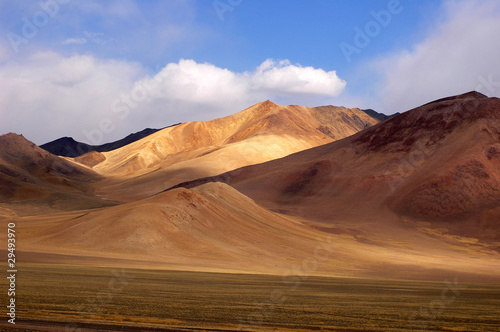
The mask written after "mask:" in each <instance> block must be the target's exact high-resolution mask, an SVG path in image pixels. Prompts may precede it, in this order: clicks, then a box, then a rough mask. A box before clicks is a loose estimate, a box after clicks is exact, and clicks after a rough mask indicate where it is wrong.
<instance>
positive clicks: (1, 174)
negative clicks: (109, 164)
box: [0, 134, 109, 216]
mask: <svg viewBox="0 0 500 332" xmlns="http://www.w3.org/2000/svg"><path fill="white" fill-rule="evenodd" d="M100 179H101V177H100V176H99V175H98V174H97V173H95V172H94V171H92V170H90V169H87V168H85V167H82V166H80V165H78V164H75V163H73V162H71V161H70V160H66V159H64V158H60V157H57V156H54V155H52V154H50V153H48V152H46V151H45V150H42V149H40V148H39V147H38V146H36V145H35V144H34V143H32V142H30V141H28V140H27V139H25V138H24V137H23V136H21V135H16V134H7V135H2V136H0V216H2V215H3V216H11V215H15V214H17V213H19V214H22V215H26V214H32V213H43V212H46V211H50V210H51V208H55V209H63V210H66V209H69V210H71V209H78V208H89V207H100V206H104V205H109V203H105V202H102V201H101V200H100V199H98V198H95V197H94V196H93V195H92V194H91V188H90V187H89V185H88V184H89V183H91V182H96V181H98V180H100Z"/></svg>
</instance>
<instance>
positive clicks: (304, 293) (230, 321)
mask: <svg viewBox="0 0 500 332" xmlns="http://www.w3.org/2000/svg"><path fill="white" fill-rule="evenodd" d="M0 287H2V289H5V290H6V289H7V288H8V287H7V284H6V282H5V281H2V282H1V285H0ZM2 292H3V291H2ZM5 301H6V300H5V298H4V300H3V302H4V303H6V302H5ZM16 303H17V305H16V309H17V316H16V325H15V326H12V325H11V324H7V321H6V318H5V313H3V314H2V316H4V317H3V318H2V320H1V322H0V330H1V331H11V330H12V331H33V330H35V331H43V330H46V331H75V332H76V331H92V330H100V331H137V330H144V331H156V330H167V331H203V330H205V331H411V330H415V331H420V330H422V329H426V330H427V331H500V285H488V284H484V285H478V284H463V283H461V282H460V280H455V279H454V276H450V278H449V279H448V280H447V281H445V280H443V281H441V282H411V281H394V280H369V279H346V278H322V277H305V276H302V277H300V276H287V277H283V276H268V275H242V274H222V273H198V272H177V271H158V270H135V269H124V270H122V269H112V268H95V267H81V266H79V267H77V266H63V265H42V264H24V265H19V267H18V275H17V291H16ZM4 308H5V306H4ZM4 311H5V309H4Z"/></svg>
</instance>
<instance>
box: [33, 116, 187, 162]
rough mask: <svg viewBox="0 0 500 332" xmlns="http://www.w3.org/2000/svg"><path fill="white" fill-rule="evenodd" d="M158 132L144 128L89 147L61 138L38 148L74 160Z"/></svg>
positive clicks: (119, 146)
mask: <svg viewBox="0 0 500 332" xmlns="http://www.w3.org/2000/svg"><path fill="white" fill-rule="evenodd" d="M176 125H178V124H175V125H172V126H169V127H173V126H176ZM165 128H168V127H165ZM165 128H162V129H165ZM159 130H161V129H151V128H146V129H144V130H142V131H139V132H137V133H133V134H130V135H128V136H127V137H125V138H123V139H121V140H118V141H115V142H111V143H106V144H102V145H89V144H86V143H82V142H78V141H75V140H74V139H73V138H72V137H62V138H59V139H56V140H55V141H52V142H49V143H45V144H43V145H40V147H41V148H42V149H44V150H45V151H48V152H50V153H52V154H55V155H57V156H63V157H71V158H76V157H79V156H81V155H84V154H86V153H89V152H92V151H97V152H108V151H112V150H116V149H118V148H121V147H123V146H125V145H128V144H130V143H133V142H135V141H138V140H140V139H141V138H144V137H146V136H149V135H151V134H153V133H156V132H157V131H159Z"/></svg>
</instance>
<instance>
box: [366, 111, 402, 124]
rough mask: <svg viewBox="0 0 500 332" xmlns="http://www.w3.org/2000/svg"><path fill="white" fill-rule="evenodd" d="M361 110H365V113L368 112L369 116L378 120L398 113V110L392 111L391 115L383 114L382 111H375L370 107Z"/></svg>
mask: <svg viewBox="0 0 500 332" xmlns="http://www.w3.org/2000/svg"><path fill="white" fill-rule="evenodd" d="M362 111H363V112H365V113H366V114H368V115H369V116H371V117H372V118H374V119H377V120H379V121H385V120H387V119H390V118H392V117H395V116H396V115H399V114H400V113H399V112H398V113H394V114H392V115H385V114H384V113H379V112H377V111H374V110H372V109H371V108H369V109H366V110H362Z"/></svg>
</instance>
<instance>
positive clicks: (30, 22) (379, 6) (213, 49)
mask: <svg viewBox="0 0 500 332" xmlns="http://www.w3.org/2000/svg"><path fill="white" fill-rule="evenodd" d="M0 13H1V14H0V15H1V16H0V35H1V36H3V38H2V39H1V40H0V134H3V133H7V132H17V133H22V134H24V135H25V136H26V137H27V138H28V139H30V140H33V141H34V142H35V143H37V144H41V143H44V142H47V141H50V140H52V139H55V138H58V137H61V136H73V137H74V138H75V139H77V140H81V141H85V142H87V143H92V144H102V143H104V142H107V141H111V140H115V139H119V138H121V137H123V136H126V135H127V134H128V133H130V132H133V131H139V130H142V129H143V128H145V127H157V128H158V127H163V126H167V125H169V124H172V123H177V122H185V121H197V120H210V119H213V118H217V117H220V116H225V115H229V114H232V113H235V112H238V111H240V110H242V109H244V108H246V107H248V106H251V105H252V104H254V103H257V102H259V101H263V100H266V99H271V100H273V101H274V102H276V103H279V104H301V105H305V106H319V105H327V104H332V105H344V106H348V107H360V108H374V109H376V110H377V111H380V112H384V113H386V114H392V113H394V112H398V111H399V112H401V111H405V110H407V109H410V108H412V107H416V106H418V105H420V104H423V103H425V102H428V101H430V100H433V99H436V98H440V97H444V96H448V95H451V94H458V93H463V92H466V91H469V90H479V91H481V92H483V93H485V94H487V95H489V96H500V83H497V82H500V66H499V60H498V59H499V57H498V55H499V54H500V39H499V38H498V31H500V4H499V2H498V1H496V0H468V1H459V0H453V1H451V0H450V1H448V0H447V1H430V0H421V1H414V0H413V1H411V0H400V1H398V0H385V1H383V0H378V1H373V0H372V1H368V0H364V1H361V0H360V1H333V0H310V1H291V0H288V1H286V0H275V1H269V0H267V1H264V0H215V1H212V0H206V1H201V0H198V1H195V0H168V1H160V0H156V1H154V0H151V1H132V0H109V1H95V0H88V1H76V0H41V1H26V0H21V1H16V2H14V1H7V0H0Z"/></svg>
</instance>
